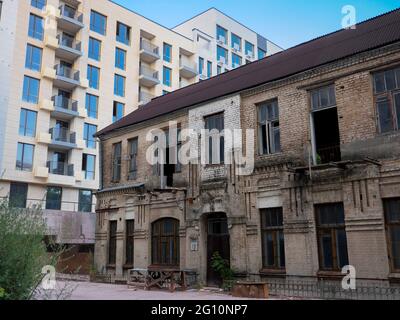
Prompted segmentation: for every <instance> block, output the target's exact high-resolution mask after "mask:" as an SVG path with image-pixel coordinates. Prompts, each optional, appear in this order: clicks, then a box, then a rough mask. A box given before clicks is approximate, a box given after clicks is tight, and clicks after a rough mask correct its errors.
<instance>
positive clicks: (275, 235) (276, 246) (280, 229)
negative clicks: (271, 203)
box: [260, 207, 286, 271]
mask: <svg viewBox="0 0 400 320" xmlns="http://www.w3.org/2000/svg"><path fill="white" fill-rule="evenodd" d="M267 214H271V216H270V217H269V220H270V221H272V214H276V215H277V221H276V222H277V223H276V224H275V225H272V223H271V225H267V223H266V220H267ZM278 216H280V217H278ZM260 229H261V250H262V268H263V270H279V271H285V270H286V256H285V238H284V236H285V235H284V222H283V208H282V207H274V208H262V209H260ZM268 234H271V235H272V239H273V240H272V242H273V251H274V252H273V253H274V258H273V259H274V264H273V265H267V264H266V257H267V256H268V248H266V247H265V241H264V239H265V237H266V236H267V235H268ZM281 236H282V237H283V241H281ZM282 246H283V264H282V256H281V253H282V251H281V250H282Z"/></svg>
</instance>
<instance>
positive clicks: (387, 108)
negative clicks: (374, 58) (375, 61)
mask: <svg viewBox="0 0 400 320" xmlns="http://www.w3.org/2000/svg"><path fill="white" fill-rule="evenodd" d="M399 89H400V68H396V69H390V70H386V71H382V72H378V73H375V74H374V93H375V103H376V113H377V115H378V129H379V132H381V133H385V132H391V131H396V130H400V92H399Z"/></svg>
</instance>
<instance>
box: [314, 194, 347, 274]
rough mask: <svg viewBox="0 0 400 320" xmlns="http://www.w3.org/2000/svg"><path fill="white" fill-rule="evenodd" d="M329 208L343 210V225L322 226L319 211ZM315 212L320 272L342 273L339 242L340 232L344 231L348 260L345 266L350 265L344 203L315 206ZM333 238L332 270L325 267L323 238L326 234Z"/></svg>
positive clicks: (330, 224)
mask: <svg viewBox="0 0 400 320" xmlns="http://www.w3.org/2000/svg"><path fill="white" fill-rule="evenodd" d="M327 206H332V207H333V206H338V207H337V208H336V209H335V210H339V209H340V210H341V211H342V213H343V222H342V223H329V224H324V225H322V223H321V221H320V214H319V213H320V212H319V209H320V208H322V207H327ZM314 211H315V225H316V226H315V227H316V236H317V247H318V262H319V270H320V271H323V272H341V270H342V267H341V266H340V265H339V257H338V250H339V248H338V247H337V241H338V239H337V238H338V231H343V232H344V235H345V240H346V259H347V263H345V264H344V265H348V263H349V255H348V241H347V232H346V222H345V212H344V205H343V202H337V203H323V204H316V205H314ZM329 231H330V237H331V248H330V250H331V253H332V257H331V258H332V268H329V267H326V266H324V262H323V259H324V257H325V254H324V253H325V251H324V249H323V247H322V237H323V236H324V235H326V234H329Z"/></svg>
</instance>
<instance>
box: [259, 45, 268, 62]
mask: <svg viewBox="0 0 400 320" xmlns="http://www.w3.org/2000/svg"><path fill="white" fill-rule="evenodd" d="M260 53H262V57H261V55H260ZM257 56H258V60H260V59H264V58H265V57H266V56H267V51H265V50H264V49H261V48H260V47H258V48H257Z"/></svg>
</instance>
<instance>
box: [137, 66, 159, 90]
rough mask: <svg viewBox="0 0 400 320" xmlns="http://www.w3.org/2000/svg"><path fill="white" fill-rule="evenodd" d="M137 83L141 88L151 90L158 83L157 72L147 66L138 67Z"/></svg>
mask: <svg viewBox="0 0 400 320" xmlns="http://www.w3.org/2000/svg"><path fill="white" fill-rule="evenodd" d="M139 83H140V85H141V86H143V87H147V88H151V87H154V86H155V85H157V84H159V83H160V80H159V79H158V71H155V70H153V69H151V68H149V67H147V66H140V74H139Z"/></svg>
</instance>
